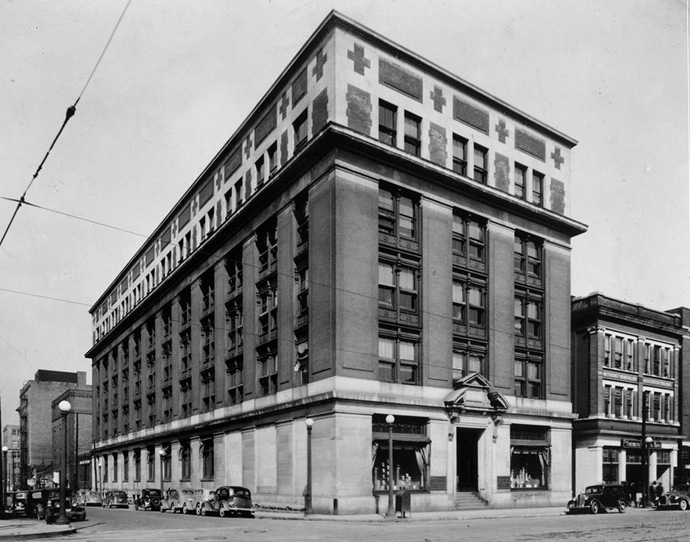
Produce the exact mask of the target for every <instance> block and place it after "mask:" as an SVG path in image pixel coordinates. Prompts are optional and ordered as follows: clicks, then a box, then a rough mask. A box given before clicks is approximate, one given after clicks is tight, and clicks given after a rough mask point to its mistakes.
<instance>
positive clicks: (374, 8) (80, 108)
mask: <svg viewBox="0 0 690 542" xmlns="http://www.w3.org/2000/svg"><path fill="white" fill-rule="evenodd" d="M331 9H336V10H338V11H340V12H341V13H343V14H344V15H346V16H348V17H351V18H353V19H355V20H356V21H358V22H360V23H361V24H363V25H365V26H367V27H369V28H371V29H372V30H374V31H375V32H377V33H379V34H382V35H384V36H386V37H387V38H389V39H391V40H392V41H394V42H396V43H398V44H399V45H401V46H403V47H405V48H407V49H410V50H412V51H414V52H415V53H417V54H419V55H420V56H422V57H423V58H426V59H427V60H429V61H431V62H433V63H434V64H437V65H439V66H441V67H442V68H444V69H446V70H448V71H450V72H451V73H454V74H456V75H458V76H459V77H460V78H462V79H464V80H466V81H468V82H470V83H472V84H473V85H476V86H478V87H480V88H482V89H484V90H485V91H487V92H489V93H490V94H492V95H494V96H496V97H498V98H500V99H501V100H502V101H505V102H507V103H509V104H511V105H513V106H515V107H516V108H518V109H520V110H521V111H523V112H525V113H527V114H528V115H530V116H532V117H535V118H537V119H539V120H541V121H543V122H544V123H546V124H547V125H549V126H552V127H553V128H556V129H557V130H559V131H561V132H564V133H565V134H567V135H569V136H571V137H572V138H574V139H576V140H577V141H578V145H577V146H576V147H575V148H574V150H573V155H572V161H571V170H572V189H571V198H572V199H571V217H572V218H574V219H575V220H578V221H580V222H583V223H585V224H587V225H588V227H589V230H588V232H587V233H585V234H583V235H581V236H579V237H576V238H575V239H574V240H573V243H572V293H573V295H576V296H583V295H587V294H589V293H591V292H594V291H599V292H602V293H604V294H606V295H608V296H611V297H614V298H617V299H622V300H625V301H629V302H633V303H639V304H641V305H644V306H646V307H650V308H653V309H660V310H666V309H671V308H675V307H678V306H686V307H690V233H689V232H690V213H689V207H690V190H689V182H688V180H689V175H688V34H687V23H688V5H687V1H685V0H654V1H652V0H645V1H641V0H608V1H606V2H602V1H601V0H483V1H479V0H445V1H444V0H415V1H411V0H396V1H394V0H375V1H374V0H368V1H360V0H343V1H338V0H330V1H329V0H272V1H271V0H252V1H251V2H249V1H246V0H99V1H97V2H96V1H87V0H0V58H1V59H2V61H1V62H0V198H14V199H18V198H19V197H20V196H21V195H22V194H23V193H24V191H25V190H26V188H27V186H29V183H30V182H31V180H32V177H33V176H34V173H35V172H36V170H37V168H38V166H39V164H40V163H41V161H42V160H43V158H44V156H45V154H46V152H47V151H48V149H49V148H50V145H51V143H52V141H53V139H54V138H55V136H56V135H57V133H58V131H59V129H60V127H61V125H62V123H63V121H64V119H65V113H66V110H67V108H68V107H69V106H71V105H73V104H74V103H75V102H76V101H77V99H78V103H77V107H76V114H75V115H74V116H73V117H72V118H71V119H70V121H69V122H68V123H67V125H66V127H65V129H64V131H63V132H62V134H61V136H60V138H59V139H58V141H57V143H56V144H55V146H54V148H53V149H52V151H51V152H50V154H49V156H48V158H47V160H46V162H45V164H44V165H43V167H42V169H41V171H40V174H39V175H38V176H37V177H36V179H35V180H34V181H33V184H31V188H30V189H29V191H28V193H27V195H26V200H27V201H28V202H30V203H33V204H35V205H39V206H41V207H42V208H36V207H30V206H26V205H24V206H22V208H21V209H20V210H19V212H18V214H17V217H16V219H15V220H14V222H13V224H12V227H11V228H10V230H9V232H8V234H7V237H6V239H5V241H4V242H3V243H2V246H0V396H1V397H2V413H3V419H2V423H3V424H7V423H18V417H17V415H16V412H15V409H16V408H17V406H18V403H19V391H20V390H21V387H22V386H23V384H24V383H25V382H26V381H28V380H31V379H33V377H34V374H35V372H36V371H37V370H38V369H51V370H62V371H86V372H87V378H88V381H89V382H90V381H91V374H90V371H91V369H90V361H89V360H87V359H86V358H85V357H84V353H85V352H86V351H87V350H88V349H89V348H90V347H91V344H92V343H91V336H92V335H91V317H90V315H89V312H88V311H89V308H90V307H91V306H92V305H93V303H94V302H95V301H96V299H97V298H98V297H99V296H100V295H101V294H102V293H103V291H104V290H105V288H107V286H108V285H109V284H110V283H111V282H112V281H113V280H114V278H115V277H116V275H117V273H118V272H119V271H120V270H121V269H122V268H123V267H124V265H125V264H126V263H127V262H128V261H129V259H130V258H131V257H132V256H133V255H134V253H135V251H136V250H137V249H138V248H139V247H140V246H141V245H142V244H143V242H144V241H145V238H146V236H148V234H150V233H151V232H152V231H153V229H154V228H155V227H156V226H157V225H158V224H159V223H160V221H161V220H162V219H163V218H164V217H165V216H166V214H167V213H168V211H169V210H170V209H171V208H172V206H173V205H174V204H175V203H176V202H177V201H178V200H179V198H180V197H181V196H182V195H183V194H184V192H185V191H186V190H187V188H188V187H189V186H190V184H191V183H192V182H193V181H194V180H195V179H196V177H197V175H198V174H199V173H200V172H201V171H202V169H203V168H204V167H205V166H206V165H207V164H208V162H209V161H210V160H211V159H212V158H213V156H215V154H216V153H217V152H218V150H219V149H220V148H221V146H222V145H223V144H224V143H225V142H226V141H227V139H228V138H229V137H230V136H231V135H232V133H233V132H234V131H235V130H236V129H237V127H238V126H239V124H240V123H241V122H242V121H243V120H244V119H245V117H246V116H247V115H248V113H249V112H250V111H251V110H252V108H253V107H254V105H256V103H257V101H258V100H259V98H260V97H261V96H263V94H264V93H265V92H266V91H267V90H268V88H269V87H270V85H271V84H272V83H273V82H274V81H275V79H276V78H277V77H278V76H279V75H280V73H281V72H282V71H283V69H284V68H285V67H286V66H287V64H288V63H289V62H290V61H291V60H292V58H293V57H294V55H295V54H296V53H297V51H298V50H299V48H300V47H301V46H302V45H303V44H304V42H305V41H306V40H307V39H308V38H309V36H310V35H311V34H312V32H313V31H314V30H315V29H316V27H317V26H318V25H319V24H320V23H321V21H322V20H323V19H324V18H325V17H326V16H327V14H328V13H329V12H330V10H331ZM123 11H124V16H122V14H123ZM121 16H122V19H121V22H120V23H119V25H118V26H117V30H116V32H115V34H114V35H113V37H112V40H110V42H109V41H108V40H109V38H110V36H111V34H112V32H113V29H114V28H115V27H116V24H117V23H118V20H119V19H120V17H121ZM106 44H108V45H107V47H106ZM104 48H105V54H104V55H103V57H102V60H101V61H100V63H99V57H100V56H101V53H103V51H104ZM94 68H96V69H95V71H94ZM15 207H16V204H15V203H13V202H11V201H7V200H6V199H0V229H1V230H2V231H4V230H5V228H6V226H7V224H8V223H9V221H10V217H11V215H12V213H13V212H14V210H15ZM67 215H71V216H67ZM72 217H79V218H83V219H87V220H90V221H92V222H87V221H84V220H78V219H76V218H72ZM95 222H98V223H101V224H106V225H108V226H114V227H116V228H120V229H119V230H118V229H114V228H109V227H104V226H102V225H98V224H95ZM121 230H127V232H129V233H127V232H124V231H121Z"/></svg>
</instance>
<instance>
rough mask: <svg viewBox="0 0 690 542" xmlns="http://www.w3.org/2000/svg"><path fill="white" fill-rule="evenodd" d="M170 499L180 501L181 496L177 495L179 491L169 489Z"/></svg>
mask: <svg viewBox="0 0 690 542" xmlns="http://www.w3.org/2000/svg"><path fill="white" fill-rule="evenodd" d="M168 498H169V499H179V498H180V495H179V494H178V493H177V489H169V490H168Z"/></svg>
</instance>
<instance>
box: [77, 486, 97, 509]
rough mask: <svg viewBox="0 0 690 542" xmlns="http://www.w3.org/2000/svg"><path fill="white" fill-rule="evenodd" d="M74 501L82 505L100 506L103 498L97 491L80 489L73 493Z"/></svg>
mask: <svg viewBox="0 0 690 542" xmlns="http://www.w3.org/2000/svg"><path fill="white" fill-rule="evenodd" d="M74 502H76V503H77V504H81V505H84V506H101V505H102V504H103V498H102V497H101V494H100V493H98V491H90V490H88V489H82V490H79V491H78V492H77V494H76V495H75V497H74Z"/></svg>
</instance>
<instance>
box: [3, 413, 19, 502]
mask: <svg viewBox="0 0 690 542" xmlns="http://www.w3.org/2000/svg"><path fill="white" fill-rule="evenodd" d="M2 446H7V465H5V468H6V469H7V470H6V471H5V472H7V491H13V490H14V489H15V488H16V487H17V482H18V480H19V426H18V425H5V426H4V427H3V428H2Z"/></svg>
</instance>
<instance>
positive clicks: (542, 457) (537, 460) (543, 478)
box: [510, 425, 551, 490]
mask: <svg viewBox="0 0 690 542" xmlns="http://www.w3.org/2000/svg"><path fill="white" fill-rule="evenodd" d="M510 450H511V453H510V488H511V489H513V490H521V489H529V490H534V489H548V479H549V476H548V469H549V465H550V464H551V461H550V460H549V459H550V455H551V453H550V452H551V450H550V446H549V442H548V429H546V428H542V427H536V426H534V427H531V426H519V425H513V426H511V430H510Z"/></svg>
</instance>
